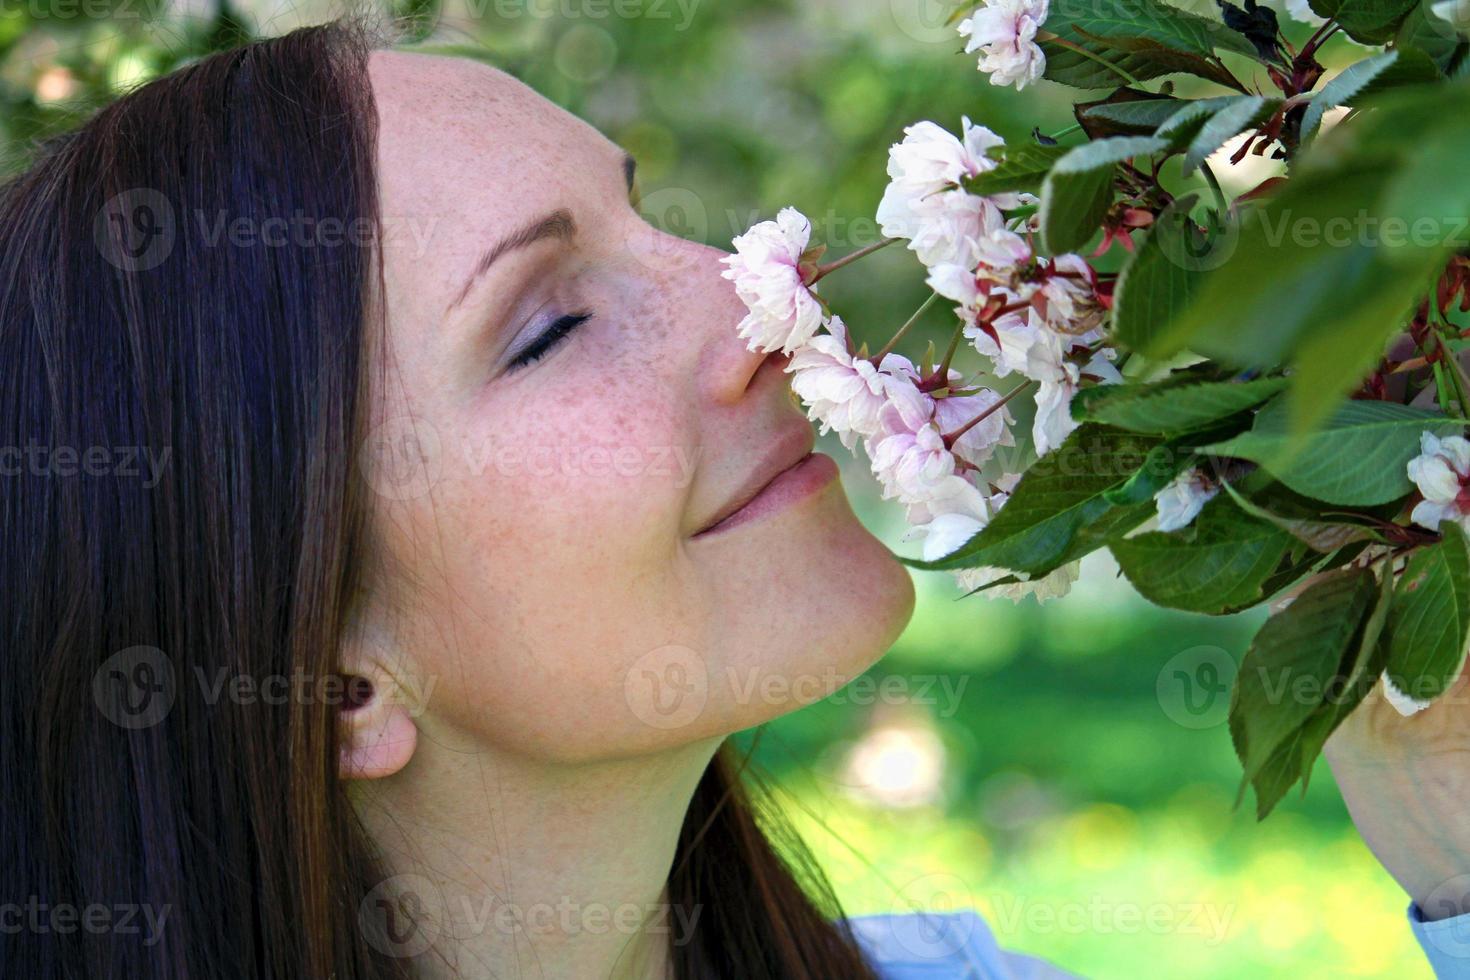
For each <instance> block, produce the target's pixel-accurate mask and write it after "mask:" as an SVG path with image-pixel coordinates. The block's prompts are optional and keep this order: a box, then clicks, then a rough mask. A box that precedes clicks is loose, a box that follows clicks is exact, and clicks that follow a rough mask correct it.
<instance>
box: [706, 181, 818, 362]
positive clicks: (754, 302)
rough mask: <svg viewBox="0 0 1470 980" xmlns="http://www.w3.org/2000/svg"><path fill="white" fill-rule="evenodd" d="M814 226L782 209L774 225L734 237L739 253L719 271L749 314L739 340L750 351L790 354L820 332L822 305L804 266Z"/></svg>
mask: <svg viewBox="0 0 1470 980" xmlns="http://www.w3.org/2000/svg"><path fill="white" fill-rule="evenodd" d="M811 233H812V225H811V222H810V221H809V220H807V218H806V216H805V215H803V214H802V213H801V212H800V211H798V210H796V209H795V208H782V209H781V210H780V212H779V213H778V214H777V215H776V219H775V220H774V221H762V222H760V223H759V224H756V225H753V226H752V227H751V228H750V229H749V230H748V231H746V232H745V234H743V235H738V236H736V238H735V239H734V242H733V244H734V246H735V254H734V255H727V256H725V257H724V258H722V259H721V260H720V261H721V262H723V263H725V264H726V265H728V266H729V268H728V269H726V270H725V271H724V272H722V273H721V275H723V276H724V277H725V278H726V279H729V280H732V281H733V282H734V283H735V291H736V293H738V294H739V296H740V298H741V299H742V300H744V301H745V305H746V307H748V309H749V312H748V313H747V314H746V316H745V319H743V320H741V321H740V325H739V328H738V331H739V334H740V337H741V338H742V339H744V340H745V341H746V342H747V345H748V346H749V347H750V349H751V350H759V351H775V350H780V351H783V352H785V353H788V354H789V353H791V352H793V351H795V350H796V349H797V348H798V347H800V346H802V345H803V344H805V343H806V342H807V341H809V340H810V339H811V338H812V336H813V335H815V334H816V332H817V330H818V329H820V328H821V326H822V323H823V321H824V319H825V316H824V314H823V311H822V304H821V301H820V300H818V299H817V298H816V296H815V295H814V294H813V293H812V291H811V290H810V289H809V288H808V287H807V283H806V280H805V278H804V276H803V273H802V269H801V265H802V256H803V254H804V253H805V252H806V249H807V243H808V241H809V240H810V238H811Z"/></svg>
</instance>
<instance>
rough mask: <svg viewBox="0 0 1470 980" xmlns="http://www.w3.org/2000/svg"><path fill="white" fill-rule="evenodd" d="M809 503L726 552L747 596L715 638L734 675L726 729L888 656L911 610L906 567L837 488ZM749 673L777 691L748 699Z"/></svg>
mask: <svg viewBox="0 0 1470 980" xmlns="http://www.w3.org/2000/svg"><path fill="white" fill-rule="evenodd" d="M807 504H809V505H810V506H803V507H802V508H800V509H799V511H795V510H794V511H793V512H791V513H789V514H783V515H781V516H780V519H777V520H771V521H769V522H763V524H762V526H761V527H759V528H757V527H754V526H750V527H748V528H745V529H743V530H746V531H747V532H748V533H747V534H746V535H745V536H744V537H745V540H744V541H743V542H741V544H742V547H741V548H740V550H739V551H738V552H736V551H735V550H734V549H733V548H732V550H731V552H730V553H729V554H728V555H726V556H725V559H726V562H727V564H726V565H725V568H726V574H727V576H728V581H730V582H731V584H732V587H734V588H736V589H738V592H739V593H740V594H742V595H744V596H746V597H747V599H746V601H744V602H740V603H738V607H739V608H738V609H736V610H734V611H733V612H732V615H731V617H730V618H729V619H727V620H726V621H725V622H724V624H723V626H724V628H723V629H722V630H721V632H722V634H723V636H722V640H723V642H720V643H719V645H720V646H722V647H724V656H722V657H721V658H720V659H721V660H723V661H724V662H725V663H726V664H727V665H728V667H729V672H730V676H731V677H732V679H733V680H734V684H733V685H732V687H733V689H732V690H731V691H730V692H729V697H730V698H731V702H730V704H731V705H732V713H733V716H734V717H732V718H730V719H729V720H730V722H731V724H730V725H729V726H728V727H729V730H732V731H733V730H738V729H741V728H748V727H751V726H753V725H758V724H760V723H761V722H764V721H768V720H770V719H771V718H775V717H778V716H780V715H783V714H786V713H787V712H790V711H792V710H795V709H797V708H800V707H803V706H805V705H807V704H810V703H812V702H813V701H818V700H820V699H821V698H824V697H826V696H827V695H829V694H831V693H833V692H834V691H835V690H837V689H838V688H840V687H842V686H843V685H845V684H847V683H848V682H849V681H851V680H853V679H854V678H856V677H858V676H859V675H861V674H862V673H863V671H865V670H867V669H868V668H869V667H871V666H872V665H873V663H874V662H875V661H877V660H878V659H879V658H880V657H882V656H883V654H884V653H886V652H887V651H888V648H889V647H890V646H892V645H893V641H894V640H896V639H897V638H898V635H899V633H901V632H902V631H903V628H904V626H905V625H906V624H907V623H908V621H909V618H910V617H911V616H912V615H913V611H914V585H913V580H912V579H911V578H910V577H909V573H908V570H907V569H906V568H905V567H904V566H903V565H902V564H900V563H899V562H898V560H897V559H896V558H894V557H893V555H892V554H891V553H890V552H889V551H888V549H887V548H886V547H884V546H883V544H882V543H881V542H880V541H879V540H878V539H877V538H875V537H874V536H873V535H872V534H871V533H869V532H868V530H867V529H866V528H864V527H863V526H862V524H861V522H859V521H858V519H857V517H856V516H855V515H854V514H853V512H852V508H851V507H850V505H849V504H848V502H847V497H846V496H845V495H844V494H843V493H842V491H841V488H840V486H835V485H834V487H833V488H832V491H831V492H829V493H824V494H823V495H821V497H820V498H818V499H814V500H811V501H808V502H807ZM731 539H732V540H731V544H732V545H733V544H735V542H734V540H733V539H734V534H732V535H731ZM736 569H739V571H735V570H736ZM735 637H740V638H741V639H742V640H743V641H744V642H739V643H732V642H731V640H732V638H735ZM752 678H762V679H764V678H769V679H770V683H771V684H772V685H773V688H772V690H773V691H775V692H776V695H775V696H761V697H750V696H749V692H750V691H751V690H752V685H751V679H752ZM742 690H743V691H744V692H745V693H744V694H743V695H742V693H741V692H742ZM712 693H713V692H712Z"/></svg>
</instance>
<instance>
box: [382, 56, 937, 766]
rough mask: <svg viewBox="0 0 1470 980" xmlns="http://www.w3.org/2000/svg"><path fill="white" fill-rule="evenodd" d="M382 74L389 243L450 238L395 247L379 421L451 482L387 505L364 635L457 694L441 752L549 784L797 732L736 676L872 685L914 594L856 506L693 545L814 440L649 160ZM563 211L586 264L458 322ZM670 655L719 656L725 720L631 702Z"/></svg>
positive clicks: (418, 70)
mask: <svg viewBox="0 0 1470 980" xmlns="http://www.w3.org/2000/svg"><path fill="white" fill-rule="evenodd" d="M371 74H372V83H373V88H374V93H375V95H376V98H377V101H378V105H379V114H380V120H381V121H380V134H379V181H380V193H381V206H382V213H383V215H384V219H385V222H387V223H390V224H391V223H392V222H395V221H397V222H400V223H404V222H410V221H416V222H418V223H419V224H418V226H419V227H420V228H423V227H430V228H431V229H432V230H431V231H430V233H429V234H428V236H427V240H426V242H425V243H424V245H423V248H422V254H417V249H418V246H417V245H416V243H415V241H414V239H413V237H412V236H407V235H404V236H393V235H390V236H388V239H387V241H386V242H385V244H384V247H383V259H384V265H385V278H386V300H385V307H386V321H387V336H386V338H385V343H384V344H383V346H382V348H381V354H382V356H381V358H380V359H379V361H378V364H377V365H376V370H375V371H374V379H375V380H374V383H373V385H372V387H373V392H372V402H373V409H372V416H373V420H374V421H375V422H376V423H382V422H384V421H385V420H391V419H395V418H398V417H401V416H404V415H411V416H413V418H414V419H416V420H417V424H418V425H420V426H425V427H427V428H428V429H430V430H431V431H432V433H433V435H434V436H435V437H437V443H438V445H439V447H440V451H439V453H438V455H437V463H438V466H437V472H436V477H435V479H434V480H433V482H432V485H431V486H430V488H429V490H428V492H427V493H423V494H419V495H415V496H409V497H407V499H394V497H393V496H392V495H380V496H374V497H373V499H372V511H373V513H372V520H371V537H372V540H373V544H374V552H375V554H377V555H379V556H380V557H381V560H379V561H378V562H376V563H375V574H374V575H373V578H372V585H371V587H370V589H369V593H368V601H367V603H366V604H365V611H364V615H365V616H366V617H368V618H369V619H371V620H373V621H374V622H375V623H377V625H378V626H379V628H380V629H381V631H382V632H384V633H386V634H388V635H391V636H392V637H393V641H392V642H393V644H394V645H395V647H396V649H397V650H398V651H399V652H400V654H401V656H402V657H403V658H405V659H406V661H407V663H408V664H409V665H411V671H412V673H413V674H414V675H415V676H416V677H417V678H418V681H419V683H420V684H421V685H426V684H427V683H428V682H429V681H430V680H432V681H433V682H434V683H435V686H434V688H433V689H432V697H431V698H430V703H429V706H428V711H427V713H426V714H425V715H424V716H423V717H422V718H420V719H418V724H419V726H420V729H421V731H422V732H424V733H425V734H426V735H428V737H429V738H431V739H432V740H434V741H436V742H441V743H445V744H453V745H456V746H462V747H465V748H468V749H473V748H474V747H475V746H477V745H478V746H493V747H495V748H496V749H497V750H499V751H504V752H511V753H518V754H521V755H524V756H526V757H529V758H536V759H545V760H560V761H577V762H580V761H592V760H599V759H615V758H628V757H633V756H638V755H640V754H643V753H649V752H654V751H658V750H662V749H667V748H670V747H673V746H676V745H679V744H683V743H692V742H695V741H698V740H704V739H710V738H713V737H718V736H723V735H725V734H728V733H730V732H733V731H737V730H739V729H742V728H746V727H749V726H751V725H754V724H757V723H759V722H761V721H764V720H767V719H768V718H770V717H773V716H775V715H778V714H780V713H782V712H784V711H787V710H790V709H791V708H794V707H796V706H797V705H796V704H795V703H794V702H793V703H782V704H768V703H761V701H760V699H759V698H757V699H753V701H754V703H742V701H745V702H749V701H751V700H752V699H741V698H738V697H737V696H736V694H735V692H734V691H733V690H732V689H731V687H730V685H729V684H728V683H727V681H728V679H729V678H730V677H731V676H732V675H731V671H734V672H736V674H737V675H738V676H739V677H740V678H741V683H744V678H746V677H748V676H749V672H751V671H754V672H756V673H757V674H758V675H761V676H765V675H775V676H779V677H782V678H785V679H787V680H792V679H796V678H800V677H802V676H811V675H817V676H828V675H833V674H835V675H837V676H840V677H851V676H855V675H856V674H857V673H859V672H861V671H862V670H863V669H865V668H866V667H867V666H868V665H869V664H870V663H871V662H872V661H873V660H874V659H876V658H877V657H878V656H880V655H881V654H882V653H883V652H884V650H885V649H886V648H887V647H888V645H889V644H890V643H891V642H892V640H893V639H894V637H895V636H896V635H897V633H898V631H899V630H900V629H901V628H902V626H903V624H904V622H905V621H906V620H907V618H908V616H909V615H910V613H911V611H912V605H913V594H912V586H911V584H910V581H909V578H908V575H907V573H906V572H905V571H904V570H903V569H902V567H901V566H899V565H898V563H897V562H896V561H894V560H893V558H892V557H891V556H890V555H889V554H888V553H887V552H886V550H885V549H884V548H883V547H882V546H881V545H880V544H879V543H878V542H877V541H876V540H875V539H874V538H873V537H872V536H871V535H870V534H869V533H868V532H867V531H866V530H864V529H863V528H862V527H861V525H860V524H859V523H858V521H857V520H856V519H855V518H854V516H853V514H852V512H851V510H850V508H849V506H848V503H847V500H846V497H845V495H844V494H843V492H842V490H841V487H840V485H838V484H832V485H830V486H828V487H826V488H824V489H822V490H821V491H820V492H818V493H817V494H815V495H813V496H809V497H807V498H805V499H803V500H800V501H797V502H796V503H794V504H793V505H791V506H788V507H786V508H785V509H784V510H781V511H779V512H776V513H772V514H768V515H765V516H764V517H762V518H760V519H759V520H756V521H752V522H749V523H747V524H745V525H743V526H741V527H737V528H732V529H730V530H729V531H728V532H726V533H722V534H718V535H714V536H710V537H707V538H701V539H696V540H690V535H691V534H692V533H693V532H694V531H695V530H697V529H699V528H700V527H702V526H704V525H706V524H707V523H709V521H710V520H711V519H712V518H713V517H714V516H715V515H716V513H717V512H718V511H719V510H720V508H721V507H723V506H724V505H725V504H727V503H728V502H729V501H730V500H731V499H732V498H733V497H734V495H735V494H736V492H737V490H738V488H739V487H740V486H741V484H742V483H743V481H744V480H745V479H747V477H748V476H749V475H750V474H751V473H752V472H754V471H755V470H756V469H757V468H758V467H759V466H760V465H761V462H762V458H763V457H762V453H763V451H764V450H765V448H766V447H767V445H768V444H769V439H770V437H771V436H772V435H773V434H774V433H775V432H777V431H779V430H784V429H786V428H787V427H789V426H790V425H791V424H792V423H793V421H794V420H796V419H799V418H800V412H799V410H798V409H797V408H796V407H795V406H794V405H793V404H792V403H791V400H790V398H789V393H788V385H787V378H788V376H787V375H785V374H784V373H783V372H782V370H781V367H782V366H783V364H784V361H782V360H779V359H775V358H766V357H764V356H763V355H759V354H753V353H751V352H749V351H747V350H745V348H744V345H743V342H742V341H740V340H739V339H738V338H737V337H736V334H735V325H736V323H737V322H738V321H739V320H740V318H741V316H742V315H743V313H744V309H743V307H742V305H741V303H740V301H739V300H738V298H737V297H736V296H735V294H734V291H733V288H732V287H731V285H730V283H729V282H728V281H726V280H724V279H723V278H721V276H720V272H721V270H722V269H723V268H724V267H723V266H722V265H720V264H719V261H718V260H719V258H720V256H721V255H722V254H724V253H722V252H720V251H719V250H716V249H713V248H709V247H706V246H703V245H698V244H694V243H691V242H684V241H682V240H679V239H674V238H668V237H667V236H664V235H662V233H660V232H658V231H657V230H655V229H653V228H652V227H650V226H649V225H647V224H646V223H644V222H643V220H642V219H641V218H640V216H639V215H638V214H637V212H636V211H635V210H634V209H633V208H632V207H631V206H630V205H629V203H628V198H627V189H626V186H625V184H624V181H623V174H622V156H623V155H622V151H621V150H619V149H618V148H617V147H616V146H615V145H614V144H612V143H611V142H610V141H608V140H607V139H606V138H605V137H603V136H602V135H600V134H599V133H597V132H596V131H595V130H594V129H592V128H591V127H589V126H588V125H586V124H585V123H583V122H581V121H580V120H578V119H576V118H574V117H572V116H570V115H568V114H567V113H565V112H563V111H561V110H560V109H558V108H556V107H554V106H553V105H551V104H550V103H549V102H547V101H546V100H544V99H542V98H541V97H540V96H538V95H536V94H535V93H534V92H532V91H531V90H530V89H528V88H526V87H525V86H523V85H521V84H520V83H518V82H516V81H514V80H513V79H511V78H510V77H508V76H506V75H504V74H502V73H500V72H498V71H495V70H493V69H490V68H488V67H485V66H483V65H479V64H475V63H471V62H466V61H460V60H453V59H442V58H431V57H425V56H421V55H407V54H401V53H387V52H385V53H379V54H376V55H374V56H373V59H372V65H371ZM556 208H566V209H568V210H569V211H571V212H572V214H573V216H574V218H575V221H576V223H577V226H578V230H577V233H576V237H575V240H574V241H572V242H567V243H562V242H554V241H550V242H541V243H539V244H537V245H533V246H531V247H530V248H528V249H525V250H521V251H517V252H513V253H509V254H507V255H506V256H504V257H503V258H501V259H500V260H499V261H497V262H496V263H495V264H494V266H493V267H492V269H491V270H490V271H489V272H488V273H487V274H486V276H485V277H483V279H482V280H481V281H480V282H479V283H478V285H477V286H476V287H475V288H474V289H473V290H472V291H471V292H470V294H469V295H468V296H467V297H466V299H465V301H464V303H463V304H462V305H461V306H460V307H458V308H456V309H454V310H452V311H450V312H447V313H446V306H447V305H448V304H449V302H450V300H451V299H452V298H453V297H454V295H456V293H457V292H458V291H459V289H460V287H461V285H462V284H463V282H464V281H465V279H466V277H467V276H468V275H469V273H470V271H471V269H472V268H473V267H474V265H475V262H476V259H477V258H478V257H479V255H480V254H481V253H482V252H483V251H484V250H485V249H486V248H487V247H489V246H490V245H491V244H492V243H493V242H495V241H497V240H498V239H499V238H500V237H501V236H503V235H505V234H507V233H508V232H509V231H511V230H513V229H516V228H519V227H521V226H522V225H524V224H526V223H527V222H529V221H531V220H533V219H534V218H537V217H539V216H540V215H542V214H544V213H546V212H549V211H552V210H554V209H556ZM655 249H657V251H656V252H655V251H654V250H655ZM654 254H656V255H657V256H660V257H661V259H660V260H658V261H654V260H650V258H649V256H650V255H654ZM582 311H591V312H592V313H593V316H592V318H591V319H590V320H588V321H587V322H586V323H584V324H582V325H581V326H580V327H579V328H578V329H577V330H576V331H575V332H574V333H572V334H571V336H570V337H568V338H567V340H566V341H564V342H563V343H562V344H561V345H560V346H558V347H556V348H555V349H554V350H552V351H551V352H550V353H549V354H547V355H546V356H545V357H544V358H543V359H541V360H540V361H538V362H536V363H534V364H532V365H530V366H529V367H527V368H525V369H522V370H519V371H513V372H509V373H507V372H506V370H505V368H506V363H507V357H506V353H507V350H508V349H509V348H510V347H511V346H512V345H514V344H516V343H517V342H518V341H524V340H528V339H531V338H532V337H534V336H536V335H537V333H538V332H539V331H540V330H541V329H543V328H544V326H545V324H546V323H547V322H549V321H550V320H553V319H555V317H556V316H559V315H562V314H567V313H576V312H582ZM599 451H605V453H606V454H607V455H608V457H609V458H617V457H616V454H617V453H619V452H622V453H623V454H624V458H625V459H634V460H636V465H632V466H625V467H623V468H621V469H619V468H617V467H614V466H613V465H612V464H611V463H610V462H604V461H602V457H601V456H598V455H597V453H598V452H599ZM536 454H546V455H539V456H538V455H536ZM547 459H553V460H560V459H566V460H571V461H572V462H571V463H570V464H566V463H555V464H553V465H546V460H547ZM680 460H684V461H686V462H687V463H688V465H689V466H690V467H691V472H690V475H689V477H688V478H687V479H686V478H684V477H683V476H682V475H681V468H680V462H679V461H680ZM666 644H679V645H682V646H684V647H688V648H689V649H691V650H692V651H694V652H695V654H696V656H697V657H698V659H699V662H700V664H701V665H702V666H703V668H704V670H705V671H706V674H707V677H708V681H709V686H708V702H707V704H706V705H705V707H704V709H703V710H702V711H701V712H700V713H699V715H698V717H697V718H695V719H692V720H691V721H689V722H688V723H687V724H683V725H680V726H678V727H675V728H672V729H666V728H660V727H657V726H652V725H650V724H648V723H647V722H646V721H644V720H642V719H640V717H639V716H638V713H637V712H636V711H635V710H633V709H632V708H630V705H629V702H628V697H627V695H626V693H625V680H626V678H627V676H628V674H629V671H630V669H633V668H635V666H636V665H637V663H638V661H639V658H640V657H643V656H644V655H645V654H647V653H649V651H651V650H654V649H656V648H658V647H661V646H664V645H666Z"/></svg>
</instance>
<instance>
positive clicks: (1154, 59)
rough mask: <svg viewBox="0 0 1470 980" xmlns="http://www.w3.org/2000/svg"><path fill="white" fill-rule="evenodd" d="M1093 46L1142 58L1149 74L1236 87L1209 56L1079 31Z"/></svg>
mask: <svg viewBox="0 0 1470 980" xmlns="http://www.w3.org/2000/svg"><path fill="white" fill-rule="evenodd" d="M1079 33H1080V34H1082V36H1083V37H1084V38H1086V39H1087V40H1088V41H1089V42H1091V44H1092V45H1095V46H1097V47H1100V48H1102V49H1103V50H1105V51H1108V52H1121V53H1124V54H1127V55H1130V56H1136V57H1142V58H1144V59H1145V61H1146V68H1147V69H1148V74H1149V75H1154V76H1157V75H1168V74H1173V73H1175V72H1181V73H1184V74H1189V75H1197V76H1198V77H1200V78H1207V79H1209V80H1210V81H1212V82H1215V83H1216V84H1219V85H1224V86H1226V87H1228V88H1239V87H1240V86H1239V83H1238V82H1237V80H1236V79H1235V78H1234V76H1232V75H1231V74H1230V72H1229V71H1227V70H1226V69H1225V68H1224V67H1223V66H1222V65H1220V64H1219V63H1218V62H1216V61H1214V60H1213V59H1211V58H1210V57H1208V56H1206V55H1201V54H1195V53H1194V52H1191V51H1179V50H1176V49H1174V48H1171V47H1170V46H1169V45H1167V44H1161V43H1160V42H1158V41H1155V40H1152V39H1150V38H1146V37H1134V38H1122V37H1099V36H1097V35H1093V34H1088V33H1086V32H1085V31H1079Z"/></svg>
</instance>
